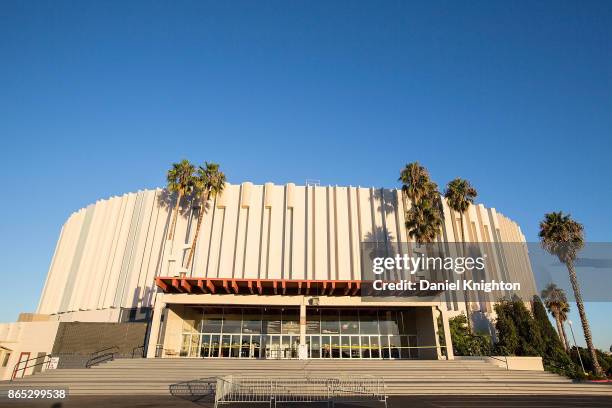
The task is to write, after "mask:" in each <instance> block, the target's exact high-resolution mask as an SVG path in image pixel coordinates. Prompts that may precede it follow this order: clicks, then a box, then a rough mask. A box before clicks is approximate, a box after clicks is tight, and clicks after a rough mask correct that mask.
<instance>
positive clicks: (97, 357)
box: [85, 346, 119, 368]
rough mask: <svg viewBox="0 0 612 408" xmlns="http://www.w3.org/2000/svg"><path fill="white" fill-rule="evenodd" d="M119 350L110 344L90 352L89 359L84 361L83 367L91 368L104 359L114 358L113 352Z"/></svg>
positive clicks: (115, 352)
mask: <svg viewBox="0 0 612 408" xmlns="http://www.w3.org/2000/svg"><path fill="white" fill-rule="evenodd" d="M118 352H119V347H117V346H110V347H106V348H103V349H101V350H98V351H94V352H93V353H91V356H90V358H89V360H87V362H86V363H85V368H91V367H93V366H95V365H98V364H100V363H104V362H106V361H112V360H114V359H115V354H117V353H118Z"/></svg>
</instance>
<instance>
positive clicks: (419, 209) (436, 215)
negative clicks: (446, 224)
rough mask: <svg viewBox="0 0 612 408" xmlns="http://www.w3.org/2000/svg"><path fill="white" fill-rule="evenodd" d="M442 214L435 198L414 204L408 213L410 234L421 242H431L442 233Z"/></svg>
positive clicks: (407, 226) (407, 219)
mask: <svg viewBox="0 0 612 408" xmlns="http://www.w3.org/2000/svg"><path fill="white" fill-rule="evenodd" d="M441 225H442V215H441V213H440V210H439V208H438V207H437V206H436V205H435V204H434V202H433V200H431V199H425V200H421V201H420V202H418V203H416V204H413V205H412V207H410V210H408V211H407V213H406V228H407V229H408V235H409V236H410V238H413V239H414V240H415V241H416V242H417V243H419V244H430V243H432V242H434V241H435V240H436V238H437V236H438V235H439V234H440V227H441Z"/></svg>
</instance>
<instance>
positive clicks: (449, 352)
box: [437, 306, 455, 360]
mask: <svg viewBox="0 0 612 408" xmlns="http://www.w3.org/2000/svg"><path fill="white" fill-rule="evenodd" d="M437 308H438V310H439V311H440V318H441V319H442V329H443V330H444V343H445V344H444V345H445V346H446V356H447V358H448V359H449V360H454V359H455V353H454V352H453V339H452V338H451V332H450V326H449V324H448V314H447V312H446V309H445V308H444V306H442V307H440V306H437Z"/></svg>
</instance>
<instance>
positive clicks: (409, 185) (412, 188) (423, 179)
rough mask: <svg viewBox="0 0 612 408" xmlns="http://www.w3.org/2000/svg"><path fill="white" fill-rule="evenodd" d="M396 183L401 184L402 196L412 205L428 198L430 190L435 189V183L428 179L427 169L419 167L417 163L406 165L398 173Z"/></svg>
mask: <svg viewBox="0 0 612 408" xmlns="http://www.w3.org/2000/svg"><path fill="white" fill-rule="evenodd" d="M398 181H401V182H402V195H403V196H404V197H408V198H409V199H410V201H412V203H413V204H415V203H418V202H420V201H421V199H422V198H424V197H427V196H429V195H430V194H431V192H432V189H437V186H436V185H435V183H433V182H432V181H431V180H430V179H429V172H428V171H427V169H426V168H425V167H423V166H421V165H420V164H419V162H418V161H417V162H412V163H408V164H407V165H406V166H405V167H404V168H403V169H402V170H401V171H400V177H399V179H398ZM404 204H405V203H404Z"/></svg>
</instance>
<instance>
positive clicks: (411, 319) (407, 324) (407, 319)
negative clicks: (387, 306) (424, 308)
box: [398, 309, 416, 334]
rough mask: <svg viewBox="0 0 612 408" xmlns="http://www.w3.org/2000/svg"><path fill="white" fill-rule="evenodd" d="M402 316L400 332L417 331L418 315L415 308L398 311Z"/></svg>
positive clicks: (409, 332)
mask: <svg viewBox="0 0 612 408" xmlns="http://www.w3.org/2000/svg"><path fill="white" fill-rule="evenodd" d="M398 315H399V316H400V318H401V319H400V322H401V323H400V334H415V333H416V315H415V312H414V309H407V310H402V311H400V312H398Z"/></svg>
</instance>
